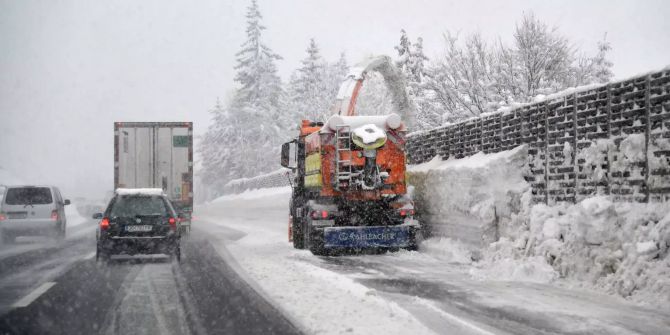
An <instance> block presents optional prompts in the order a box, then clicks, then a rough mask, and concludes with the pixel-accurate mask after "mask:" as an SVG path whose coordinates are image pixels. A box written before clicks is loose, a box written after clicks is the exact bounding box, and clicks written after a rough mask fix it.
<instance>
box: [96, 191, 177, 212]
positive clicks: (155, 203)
mask: <svg viewBox="0 0 670 335" xmlns="http://www.w3.org/2000/svg"><path fill="white" fill-rule="evenodd" d="M166 215H168V210H167V207H166V206H165V201H163V198H161V197H159V196H136V195H133V196H119V197H118V198H116V200H115V201H114V203H113V205H112V210H111V212H110V213H109V216H110V217H136V216H166Z"/></svg>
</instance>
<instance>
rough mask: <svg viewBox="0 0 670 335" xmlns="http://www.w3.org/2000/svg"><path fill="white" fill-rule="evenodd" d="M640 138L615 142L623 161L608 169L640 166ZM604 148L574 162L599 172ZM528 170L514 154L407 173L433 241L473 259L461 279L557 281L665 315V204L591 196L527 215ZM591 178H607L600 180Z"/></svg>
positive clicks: (668, 262)
mask: <svg viewBox="0 0 670 335" xmlns="http://www.w3.org/2000/svg"><path fill="white" fill-rule="evenodd" d="M638 137H639V136H638ZM638 137H636V135H631V136H629V137H628V138H626V139H625V140H624V141H622V145H621V146H622V147H623V149H622V150H621V151H622V152H623V153H624V160H623V161H622V162H617V163H616V164H614V165H616V166H615V167H621V166H619V165H624V164H625V163H626V160H636V159H638V158H636V157H634V156H635V155H636V154H640V153H639V151H640V150H642V153H641V154H642V155H644V151H643V147H642V148H641V147H640V145H639V143H640V139H639V138H638ZM636 144H638V145H636ZM608 145H610V144H609V143H608V142H606V141H601V142H599V143H596V145H595V146H593V149H592V150H582V151H581V152H580V153H579V157H580V158H582V159H586V160H588V161H590V162H593V164H587V165H593V166H596V168H597V167H598V166H600V165H602V164H599V162H600V160H601V159H602V157H601V156H602V155H600V154H599V152H600V151H602V150H601V149H603V148H606V147H607V146H608ZM526 160H527V154H526V149H525V147H524V146H520V147H518V148H515V149H513V150H510V151H506V152H500V153H496V154H488V155H486V154H483V153H479V154H476V155H474V156H471V157H468V158H464V159H460V160H447V161H442V160H440V158H439V157H436V158H435V159H433V160H432V161H430V162H427V163H424V164H420V165H416V166H413V167H412V168H411V169H410V170H409V171H410V181H411V183H412V184H413V185H414V186H415V194H414V197H415V201H416V203H417V209H418V210H419V211H420V213H421V219H422V220H423V223H424V224H427V225H428V227H429V228H430V230H431V231H432V233H433V236H435V237H434V239H438V238H448V239H455V240H458V241H460V242H464V243H465V244H464V245H465V246H467V247H468V249H469V250H470V251H471V252H472V256H473V258H474V259H479V261H478V262H475V263H473V267H472V268H471V269H470V271H469V272H470V274H471V276H472V277H473V278H476V279H482V280H504V281H529V282H539V283H546V282H551V281H554V280H555V279H557V278H565V279H568V281H569V282H571V283H576V284H577V285H580V286H588V287H594V288H597V289H600V290H604V291H606V292H608V293H611V294H617V295H621V296H623V297H629V298H631V299H633V300H635V301H638V302H643V303H647V304H650V305H655V306H665V307H670V257H668V254H669V248H670V204H669V203H667V202H666V203H650V204H644V203H628V202H613V200H612V198H610V197H608V196H595V197H592V198H587V199H585V200H583V201H581V202H579V203H577V204H572V203H569V204H558V205H555V206H547V205H545V204H537V205H534V206H532V205H531V203H530V196H529V185H528V184H527V183H526V182H525V180H524V179H523V172H524V168H525V166H526ZM617 164H618V165H617ZM656 165H657V162H650V166H651V167H654V166H656ZM638 172H639V171H638ZM592 173H594V174H598V175H602V177H603V178H605V177H606V176H605V174H604V172H603V171H592ZM631 173H632V172H631ZM429 241H430V240H429ZM431 243H432V244H426V243H424V245H426V246H429V247H428V248H429V249H432V252H434V249H435V246H440V243H436V242H431ZM442 247H444V245H443V244H442ZM452 249H453V248H452ZM445 250H447V249H446V248H445Z"/></svg>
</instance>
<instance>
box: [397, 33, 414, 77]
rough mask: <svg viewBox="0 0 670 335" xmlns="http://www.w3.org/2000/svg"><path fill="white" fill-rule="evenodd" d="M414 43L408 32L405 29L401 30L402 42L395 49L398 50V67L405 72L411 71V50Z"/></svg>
mask: <svg viewBox="0 0 670 335" xmlns="http://www.w3.org/2000/svg"><path fill="white" fill-rule="evenodd" d="M411 45H412V43H411V42H410V40H409V37H407V32H406V31H405V29H401V30H400V43H399V44H398V45H396V46H395V49H396V50H397V51H398V58H397V59H396V67H398V69H400V71H402V72H403V73H404V74H406V75H407V74H409V73H410V69H409V68H410V63H411V57H412V51H411Z"/></svg>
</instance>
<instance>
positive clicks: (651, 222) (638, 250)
mask: <svg viewBox="0 0 670 335" xmlns="http://www.w3.org/2000/svg"><path fill="white" fill-rule="evenodd" d="M669 249H670V204H667V203H666V204H662V203H658V204H653V203H652V204H641V203H616V204H615V203H613V202H612V201H611V200H610V199H609V198H608V197H604V196H599V197H593V198H589V199H585V200H584V201H582V202H580V203H578V204H574V205H563V206H555V207H548V206H545V205H536V206H534V207H533V208H532V210H531V217H530V239H529V241H528V244H527V245H526V247H525V250H524V251H523V252H524V253H525V254H529V255H537V256H541V257H543V258H544V259H545V260H546V261H547V262H548V263H549V264H551V265H552V266H553V268H554V269H556V270H557V271H558V272H559V273H560V275H561V277H567V278H572V279H577V280H580V281H582V282H586V283H591V284H592V285H593V286H595V287H597V288H600V289H604V290H606V291H607V292H610V293H615V294H618V295H621V296H624V297H631V298H632V299H633V300H636V301H638V302H646V303H651V304H659V303H660V304H661V305H666V306H669V307H670V257H669V256H668V254H669V253H670V252H669V251H670V250H669Z"/></svg>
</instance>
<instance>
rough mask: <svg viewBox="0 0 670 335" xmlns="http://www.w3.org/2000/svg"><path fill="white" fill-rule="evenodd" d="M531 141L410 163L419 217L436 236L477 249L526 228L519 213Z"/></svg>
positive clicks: (526, 187) (410, 173) (526, 188)
mask: <svg viewBox="0 0 670 335" xmlns="http://www.w3.org/2000/svg"><path fill="white" fill-rule="evenodd" d="M527 157H528V154H527V147H526V146H519V147H517V148H515V149H513V150H508V151H503V152H499V153H494V154H484V153H481V152H480V153H478V154H475V155H473V156H470V157H466V158H462V159H449V160H446V161H442V160H441V159H440V157H436V158H434V159H433V160H431V161H429V162H426V163H423V164H419V165H415V166H411V167H410V168H409V169H408V174H409V183H410V184H412V185H413V186H414V188H415V190H414V199H415V202H416V204H417V210H418V212H419V213H420V215H421V220H422V221H423V222H424V223H426V224H427V226H428V229H429V230H430V232H431V233H432V235H434V236H442V237H449V238H452V239H456V240H459V241H461V242H464V243H466V244H468V245H470V246H471V247H472V248H473V249H477V248H481V247H484V246H486V245H487V244H488V243H490V242H493V241H496V240H497V239H498V238H499V237H501V236H516V235H518V230H519V229H520V228H523V227H522V226H523V225H522V224H521V223H519V222H518V221H519V220H520V217H519V213H520V212H521V211H522V210H523V208H522V202H523V201H522V200H524V199H522V198H523V197H524V194H525V193H527V191H528V190H529V189H530V185H529V184H528V183H527V182H526V181H525V180H524V178H523V172H524V169H526V166H527V159H528V158H527Z"/></svg>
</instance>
